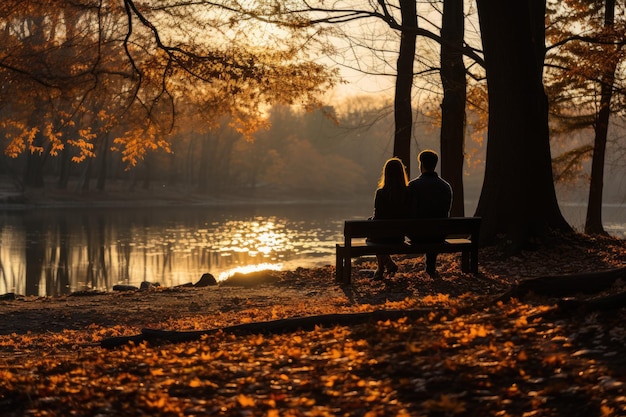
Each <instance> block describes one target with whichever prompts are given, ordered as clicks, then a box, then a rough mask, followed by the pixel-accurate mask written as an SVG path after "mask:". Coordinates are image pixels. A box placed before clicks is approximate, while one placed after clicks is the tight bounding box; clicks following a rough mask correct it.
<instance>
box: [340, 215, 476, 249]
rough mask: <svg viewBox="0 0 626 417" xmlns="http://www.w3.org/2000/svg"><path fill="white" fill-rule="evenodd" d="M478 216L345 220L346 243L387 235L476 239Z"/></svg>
mask: <svg viewBox="0 0 626 417" xmlns="http://www.w3.org/2000/svg"><path fill="white" fill-rule="evenodd" d="M480 221H481V218H480V217H447V218H437V219H402V220H346V221H345V223H344V229H343V233H344V237H345V239H346V244H349V243H348V240H350V239H353V238H365V237H372V238H375V237H389V236H437V235H439V236H450V235H465V236H468V237H471V239H472V241H476V242H477V241H478V232H479V231H480Z"/></svg>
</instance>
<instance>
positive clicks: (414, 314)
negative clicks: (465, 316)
mask: <svg viewBox="0 0 626 417" xmlns="http://www.w3.org/2000/svg"><path fill="white" fill-rule="evenodd" d="M431 312H432V309H419V310H378V311H372V312H367V313H345V314H322V315H317V316H307V317H294V318H286V319H280V320H271V321H263V322H255V323H245V324H238V325H234V326H228V327H221V328H215V329H209V330H194V331H172V330H159V329H142V330H141V334H138V335H133V336H120V337H111V338H107V339H103V340H102V341H101V342H100V346H101V347H103V348H106V349H113V348H116V347H119V346H123V345H126V344H129V343H135V344H138V343H141V342H144V341H148V342H158V341H167V342H188V341H192V340H199V339H200V338H202V336H205V335H210V334H214V333H217V332H225V333H234V334H256V333H288V332H293V331H297V330H314V329H315V327H331V326H337V325H339V326H350V325H355V324H361V323H367V322H369V321H379V320H397V319H400V318H403V317H407V318H419V317H424V316H426V315H427V314H429V313H431Z"/></svg>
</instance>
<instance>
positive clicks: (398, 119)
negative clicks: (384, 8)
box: [393, 0, 417, 173]
mask: <svg viewBox="0 0 626 417" xmlns="http://www.w3.org/2000/svg"><path fill="white" fill-rule="evenodd" d="M400 9H401V15H402V28H403V30H402V33H401V35H400V49H399V52H398V62H397V68H396V73H397V74H396V77H397V78H396V90H395V101H394V117H395V125H396V128H395V137H394V143H393V156H396V157H398V158H400V159H401V160H402V162H403V163H404V165H405V166H406V168H407V172H408V173H410V172H411V131H412V128H413V107H412V106H411V96H412V88H413V62H414V60H415V44H416V38H417V37H416V31H415V29H416V28H417V8H416V2H415V0H401V1H400Z"/></svg>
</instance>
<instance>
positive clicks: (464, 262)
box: [461, 251, 470, 272]
mask: <svg viewBox="0 0 626 417" xmlns="http://www.w3.org/2000/svg"><path fill="white" fill-rule="evenodd" d="M461 271H463V272H470V253H469V251H463V252H461Z"/></svg>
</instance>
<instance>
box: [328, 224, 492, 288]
mask: <svg viewBox="0 0 626 417" xmlns="http://www.w3.org/2000/svg"><path fill="white" fill-rule="evenodd" d="M480 221H481V218H480V217H448V218H439V219H404V220H346V221H345V223H344V229H343V235H344V244H343V245H342V244H339V243H338V244H337V246H336V266H337V268H336V276H335V278H336V280H337V281H343V282H345V283H350V278H351V274H352V258H358V257H360V256H364V255H376V254H389V255H394V254H420V253H456V252H461V254H462V255H461V270H462V271H463V272H472V273H476V272H478V237H479V231H480ZM389 236H413V237H416V238H420V237H421V238H426V237H428V236H446V238H445V239H443V240H441V241H437V242H434V243H420V242H413V243H408V242H406V240H405V243H402V244H397V245H367V244H366V243H365V242H364V241H363V242H362V243H358V242H357V244H354V243H353V242H352V240H353V239H363V238H368V237H370V238H376V237H389Z"/></svg>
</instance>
